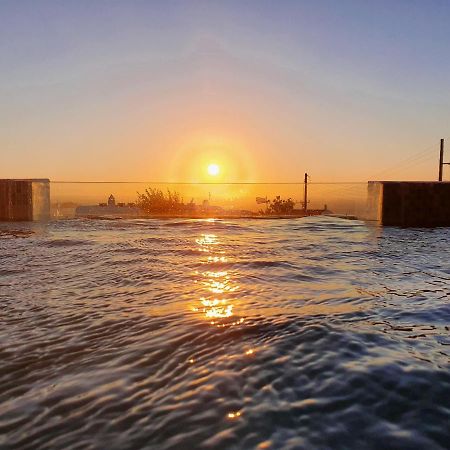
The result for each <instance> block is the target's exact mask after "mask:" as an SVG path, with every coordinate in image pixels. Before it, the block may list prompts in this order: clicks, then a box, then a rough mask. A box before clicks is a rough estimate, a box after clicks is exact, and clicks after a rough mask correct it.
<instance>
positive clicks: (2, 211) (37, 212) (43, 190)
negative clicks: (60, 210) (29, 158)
mask: <svg viewBox="0 0 450 450" xmlns="http://www.w3.org/2000/svg"><path fill="white" fill-rule="evenodd" d="M49 218H50V181H49V180H46V179H32V180H0V220H5V221H14V220H17V221H20V220H48V219H49Z"/></svg>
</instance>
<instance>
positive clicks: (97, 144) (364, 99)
mask: <svg viewBox="0 0 450 450" xmlns="http://www.w3.org/2000/svg"><path fill="white" fill-rule="evenodd" d="M326 3H327V2H323V4H322V3H320V2H319V3H318V4H317V5H315V3H313V2H312V3H310V4H309V5H308V4H306V3H305V4H299V2H292V3H291V2H286V3H285V4H284V5H283V7H278V8H275V7H274V6H273V5H270V4H266V3H265V2H261V3H258V5H259V9H256V8H255V5H256V4H255V3H252V2H249V4H246V5H242V4H241V3H239V2H236V3H235V2H223V3H220V2H219V3H216V2H174V3H171V4H170V5H169V4H166V3H165V2H161V3H157V2H156V3H155V4H154V5H153V7H150V6H149V5H145V4H134V3H133V2H130V4H128V5H127V4H121V5H115V6H114V7H112V6H110V7H108V4H97V5H93V6H92V8H91V9H90V10H89V11H88V10H86V9H84V8H82V7H81V6H77V5H66V6H58V7H57V6H56V4H54V5H53V4H52V2H49V3H48V4H47V3H43V4H42V5H41V6H40V7H36V8H34V9H33V10H32V11H30V10H27V14H25V11H24V8H25V6H21V5H20V4H17V3H15V2H11V3H3V4H2V5H1V6H0V14H1V16H2V17H3V18H4V19H5V20H4V23H5V26H4V27H2V30H1V31H0V42H2V45H1V46H0V65H1V70H0V96H1V103H0V124H1V132H0V149H1V156H2V158H1V165H0V177H2V178H4V177H8V178H12V177H49V178H50V179H52V180H118V181H121V180H133V181H135V180H136V181H137V180H142V181H147V180H148V181H179V182H181V181H187V182H191V181H224V182H225V181H227V182H236V181H246V182H248V181H266V182H286V181H289V182H297V181H301V180H302V179H303V174H304V172H305V171H307V172H308V173H310V174H311V178H312V180H313V181H366V180H368V179H436V176H437V158H438V151H439V148H438V147H439V139H440V138H441V137H447V135H448V134H449V133H448V130H449V128H448V112H449V105H450V81H449V80H450V78H449V77H448V76H443V73H445V72H446V67H443V66H442V65H443V64H444V65H449V63H448V62H443V61H442V59H441V58H440V56H439V47H440V46H441V43H442V42H445V39H442V38H443V36H441V35H439V36H437V35H436V33H437V34H439V33H447V31H445V30H447V29H448V27H447V25H446V26H445V27H438V26H437V25H439V23H440V21H442V20H443V18H445V17H446V14H447V13H448V11H447V10H445V11H440V12H439V11H437V10H433V11H432V12H430V11H428V10H426V8H425V9H423V10H421V9H420V8H419V7H417V8H416V9H417V10H416V9H414V8H411V7H409V6H408V7H407V6H406V5H405V6H404V8H407V10H406V9H405V11H403V10H402V8H403V6H401V5H397V6H395V7H394V11H390V13H389V14H387V13H386V11H387V10H385V9H383V8H381V7H378V8H377V6H376V5H372V6H370V5H365V6H361V5H358V3H355V4H353V5H352V7H351V9H349V10H348V11H347V9H348V8H350V6H349V5H347V4H345V5H343V6H342V7H341V9H339V8H337V7H333V8H326V7H325V6H324V5H325V4H326ZM130 5H132V6H130ZM314 5H315V6H314ZM389 8H391V6H390V7H389ZM441 16H442V17H441ZM6 19H7V20H6ZM394 19H395V20H394ZM424 21H425V22H424ZM439 30H441V31H439ZM405 35H407V36H408V39H404V38H403V36H405ZM430 36H431V37H430ZM444 37H445V36H444ZM391 38H392V39H391ZM434 38H436V39H434ZM442 45H443V44H442ZM442 50H444V48H442ZM438 56H439V57H438ZM434 58H436V62H438V64H434V62H435V60H434ZM447 72H448V71H447ZM446 133H447V134H446ZM448 145H449V146H450V139H449V140H448ZM447 154H448V155H450V148H449V150H448V151H447ZM447 159H450V158H447ZM210 163H216V164H219V165H220V166H221V172H220V175H219V176H218V177H215V178H212V177H209V176H208V175H207V171H206V169H207V166H208V164H210ZM445 171H446V172H447V173H446V174H445V178H447V179H449V178H450V177H449V175H448V172H450V169H448V168H446V169H445Z"/></svg>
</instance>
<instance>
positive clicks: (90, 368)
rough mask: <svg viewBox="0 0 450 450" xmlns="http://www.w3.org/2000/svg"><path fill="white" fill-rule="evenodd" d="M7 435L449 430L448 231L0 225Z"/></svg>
mask: <svg viewBox="0 0 450 450" xmlns="http://www.w3.org/2000/svg"><path fill="white" fill-rule="evenodd" d="M0 308H1V310H0V447H1V448H2V449H10V448H11V449H12V448H21V449H68V448H73V449H85V448H91V449H132V448H149V449H196V448H199V449H200V448H211V449H212V448H214V449H253V448H256V449H328V448H330V449H331V448H332V449H364V448H368V449H371V448H373V449H387V448H393V449H397V448H405V449H425V448H426V449H442V448H449V446H450V328H449V327H450V230H449V229H434V230H420V229H408V230H405V229H395V228H384V229H383V228H380V227H377V226H369V225H367V224H365V223H363V222H359V221H346V220H339V219H332V218H322V217H313V218H304V219H293V220H236V221H221V220H167V221H161V220H129V221H126V220H116V221H109V220H108V221H106V220H63V221H57V222H52V223H50V224H47V225H38V224H0Z"/></svg>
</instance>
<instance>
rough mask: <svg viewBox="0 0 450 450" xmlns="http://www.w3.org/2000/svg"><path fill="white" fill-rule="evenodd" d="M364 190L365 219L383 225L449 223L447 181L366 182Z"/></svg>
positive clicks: (423, 225) (449, 187) (439, 224)
mask: <svg viewBox="0 0 450 450" xmlns="http://www.w3.org/2000/svg"><path fill="white" fill-rule="evenodd" d="M367 192H368V196H367V212H366V215H365V217H364V219H366V220H376V221H379V222H380V223H381V224H382V225H386V226H400V227H449V226H450V182H445V181H444V182H438V181H436V182H425V181H424V182H422V181H417V182H416V181H370V182H369V184H368V191H367Z"/></svg>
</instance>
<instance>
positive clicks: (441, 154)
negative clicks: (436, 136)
mask: <svg viewBox="0 0 450 450" xmlns="http://www.w3.org/2000/svg"><path fill="white" fill-rule="evenodd" d="M444 165H450V162H446V163H445V162H444V139H441V149H440V152H439V181H442V173H443V169H444Z"/></svg>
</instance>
